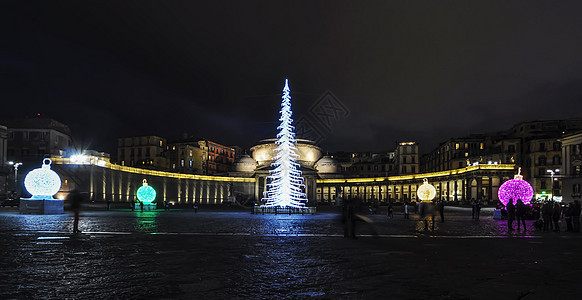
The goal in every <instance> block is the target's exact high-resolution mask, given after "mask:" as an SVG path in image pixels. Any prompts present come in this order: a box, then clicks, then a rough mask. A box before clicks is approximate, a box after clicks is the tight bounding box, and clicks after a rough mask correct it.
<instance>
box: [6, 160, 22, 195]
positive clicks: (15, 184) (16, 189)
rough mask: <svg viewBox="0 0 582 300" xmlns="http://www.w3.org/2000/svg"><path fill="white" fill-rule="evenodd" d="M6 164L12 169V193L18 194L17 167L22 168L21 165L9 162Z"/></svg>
mask: <svg viewBox="0 0 582 300" xmlns="http://www.w3.org/2000/svg"><path fill="white" fill-rule="evenodd" d="M8 164H9V165H11V166H13V167H14V192H15V193H17V194H18V167H20V166H22V163H21V162H13V161H9V162H8ZM14 196H15V197H16V196H17V195H14Z"/></svg>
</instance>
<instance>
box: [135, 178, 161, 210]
mask: <svg viewBox="0 0 582 300" xmlns="http://www.w3.org/2000/svg"><path fill="white" fill-rule="evenodd" d="M137 199H138V200H139V201H141V202H143V204H151V203H152V202H153V201H154V200H156V190H155V189H154V188H153V187H151V186H149V185H148V181H147V180H145V179H144V180H143V185H142V186H140V187H139V189H137Z"/></svg>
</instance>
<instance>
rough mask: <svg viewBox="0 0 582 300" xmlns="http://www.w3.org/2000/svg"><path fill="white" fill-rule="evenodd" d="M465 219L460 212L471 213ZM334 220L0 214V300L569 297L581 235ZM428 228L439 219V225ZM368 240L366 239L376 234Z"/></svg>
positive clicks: (464, 221) (485, 222) (462, 224)
mask: <svg viewBox="0 0 582 300" xmlns="http://www.w3.org/2000/svg"><path fill="white" fill-rule="evenodd" d="M469 214H470V212H469ZM369 217H370V218H371V219H372V220H373V221H374V223H373V224H363V223H362V224H359V225H358V226H359V228H358V229H359V233H360V234H361V236H360V237H359V238H358V239H357V240H352V239H345V238H343V231H342V225H341V223H340V222H339V221H338V219H339V216H338V214H336V213H333V212H328V213H320V214H318V215H315V216H288V215H277V216H274V215H251V214H249V213H246V212H220V211H214V212H208V211H202V212H200V213H198V214H194V213H193V212H192V211H170V212H163V211H162V212H144V213H141V212H130V211H110V212H104V211H92V212H85V213H84V214H83V216H82V218H81V226H80V227H81V230H83V231H84V233H83V234H72V233H70V231H71V223H72V217H71V216H70V215H68V214H65V215H59V216H33V215H20V214H18V213H17V212H16V211H10V210H8V211H6V210H3V211H0V250H1V253H2V256H1V263H0V299H12V298H14V299H25V298H28V299H67V298H68V299H145V298H154V299H160V298H161V299H163V298H181V299H233V298H234V299H237V298H241V299H249V298H250V299H272V298H288V299H297V298H316V299H428V298H430V299H548V298H550V297H552V298H556V297H564V299H579V298H580V297H581V295H582V294H581V293H582V285H581V283H582V282H581V280H582V275H581V274H582V261H581V257H580V255H581V254H582V235H581V234H570V233H565V232H562V233H554V232H550V233H538V232H534V230H533V228H531V221H530V222H528V226H529V227H528V231H526V232H525V233H524V232H523V231H522V232H521V233H512V234H508V233H507V231H506V230H505V228H506V226H505V223H504V222H503V221H496V220H492V219H491V218H490V217H486V216H484V217H483V218H482V219H481V221H479V222H475V221H473V220H471V218H470V216H466V212H463V211H460V212H450V214H448V215H447V220H446V222H445V223H435V229H434V231H432V230H429V231H425V230H424V225H423V224H422V223H420V222H418V221H417V220H416V216H412V220H404V219H403V218H402V216H401V215H396V216H395V218H394V219H387V218H386V216H383V215H373V216H369ZM437 220H438V218H437ZM374 233H375V234H376V235H374Z"/></svg>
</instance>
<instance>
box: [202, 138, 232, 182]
mask: <svg viewBox="0 0 582 300" xmlns="http://www.w3.org/2000/svg"><path fill="white" fill-rule="evenodd" d="M198 145H199V147H200V149H202V151H204V152H205V153H206V156H205V157H203V168H204V169H205V171H206V173H205V174H207V175H213V174H221V173H223V174H225V173H227V172H229V171H230V170H231V167H232V165H233V163H234V155H235V150H234V149H233V148H231V147H227V146H224V145H221V144H219V143H216V142H213V141H209V140H207V139H204V140H200V141H198Z"/></svg>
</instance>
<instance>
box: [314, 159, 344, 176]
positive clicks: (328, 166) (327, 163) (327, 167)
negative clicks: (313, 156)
mask: <svg viewBox="0 0 582 300" xmlns="http://www.w3.org/2000/svg"><path fill="white" fill-rule="evenodd" d="M338 166H339V164H338V162H337V161H336V160H335V159H333V158H331V157H330V156H329V155H326V156H324V157H322V158H321V159H320V160H318V161H317V163H316V164H315V169H317V172H319V173H320V174H321V173H323V174H325V173H337V172H338Z"/></svg>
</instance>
